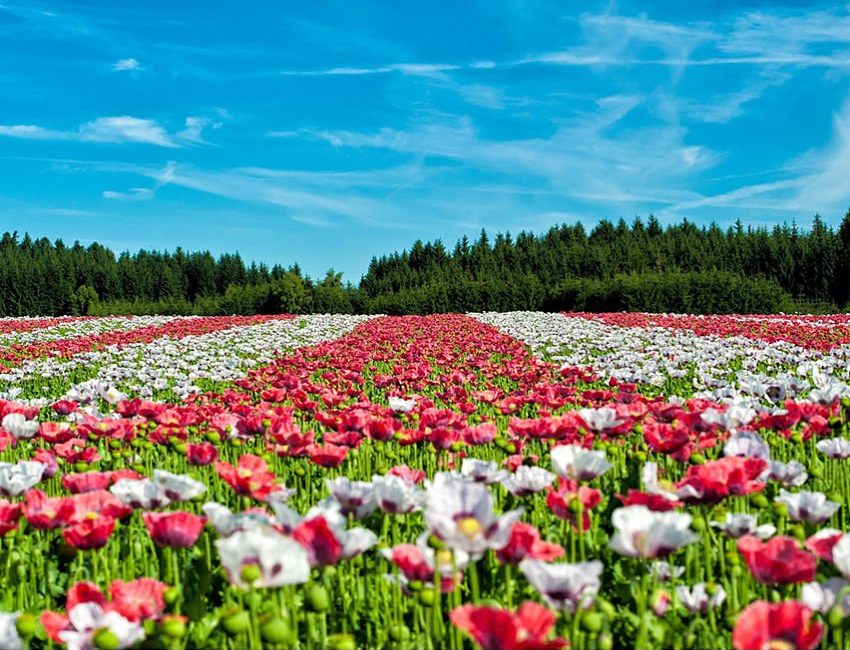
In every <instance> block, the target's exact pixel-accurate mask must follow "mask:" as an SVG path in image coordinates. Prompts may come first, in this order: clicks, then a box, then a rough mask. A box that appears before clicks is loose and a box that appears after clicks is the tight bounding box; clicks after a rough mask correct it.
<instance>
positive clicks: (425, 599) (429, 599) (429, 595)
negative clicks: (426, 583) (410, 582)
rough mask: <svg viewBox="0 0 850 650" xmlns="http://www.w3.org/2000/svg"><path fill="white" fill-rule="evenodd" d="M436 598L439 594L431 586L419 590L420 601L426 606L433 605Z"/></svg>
mask: <svg viewBox="0 0 850 650" xmlns="http://www.w3.org/2000/svg"><path fill="white" fill-rule="evenodd" d="M436 598H437V596H436V594H435V593H434V590H433V589H432V588H431V587H427V588H426V589H423V590H422V591H420V592H419V602H420V603H422V604H423V605H425V607H431V606H432V605H433V604H434V601H435V600H436Z"/></svg>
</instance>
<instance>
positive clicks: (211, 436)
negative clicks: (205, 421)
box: [204, 431, 221, 444]
mask: <svg viewBox="0 0 850 650" xmlns="http://www.w3.org/2000/svg"><path fill="white" fill-rule="evenodd" d="M204 438H206V439H207V440H209V441H210V442H211V443H213V444H218V443H219V442H221V434H219V432H218V431H207V432H206V433H205V434H204Z"/></svg>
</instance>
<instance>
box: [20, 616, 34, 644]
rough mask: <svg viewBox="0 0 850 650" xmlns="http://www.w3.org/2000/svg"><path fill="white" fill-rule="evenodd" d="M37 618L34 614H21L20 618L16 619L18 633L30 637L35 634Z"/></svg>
mask: <svg viewBox="0 0 850 650" xmlns="http://www.w3.org/2000/svg"><path fill="white" fill-rule="evenodd" d="M35 627H36V618H35V616H33V615H32V614H21V615H20V616H18V620H17V621H15V629H16V630H17V631H18V634H19V635H21V636H22V637H24V638H29V637H31V636H32V635H33V634H35Z"/></svg>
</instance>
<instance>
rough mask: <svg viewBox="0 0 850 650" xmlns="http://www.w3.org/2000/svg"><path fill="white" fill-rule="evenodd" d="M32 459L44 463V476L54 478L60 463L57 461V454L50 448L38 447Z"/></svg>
mask: <svg viewBox="0 0 850 650" xmlns="http://www.w3.org/2000/svg"><path fill="white" fill-rule="evenodd" d="M32 459H33V460H34V461H35V462H37V463H41V464H42V465H44V477H45V478H53V477H54V476H56V472H57V471H59V463H57V462H56V454H54V453H53V452H52V451H50V450H49V449H36V451H35V453H34V454H33V456H32Z"/></svg>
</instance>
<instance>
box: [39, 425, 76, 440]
mask: <svg viewBox="0 0 850 650" xmlns="http://www.w3.org/2000/svg"><path fill="white" fill-rule="evenodd" d="M38 435H40V436H41V437H42V438H43V439H44V441H45V442H49V443H50V444H52V445H55V444H57V443H61V442H66V441H67V440H70V439H71V438H73V436H74V432H73V431H71V427H70V426H68V425H67V424H65V423H63V422H42V423H41V424H40V425H39V427H38Z"/></svg>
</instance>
